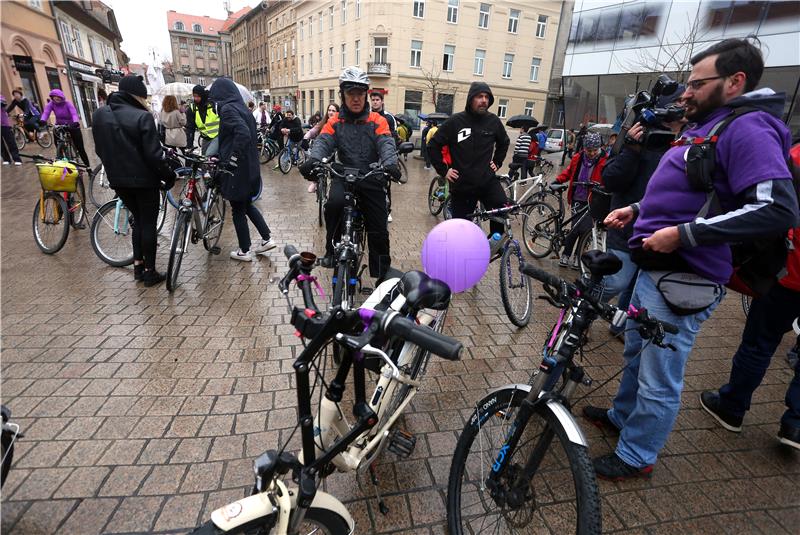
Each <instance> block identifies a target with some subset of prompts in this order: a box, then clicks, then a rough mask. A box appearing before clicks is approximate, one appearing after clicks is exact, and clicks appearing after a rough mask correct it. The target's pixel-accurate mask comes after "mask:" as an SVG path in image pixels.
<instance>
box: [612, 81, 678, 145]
mask: <svg viewBox="0 0 800 535" xmlns="http://www.w3.org/2000/svg"><path fill="white" fill-rule="evenodd" d="M679 86H680V84H678V82H676V81H675V80H673V79H672V78H670V77H669V76H667V75H666V74H662V75H660V76H659V77H658V79H657V80H656V83H655V84H653V88H652V89H651V90H650V91H639V92H638V93H637V94H636V95H634V96H632V97H630V98H629V99H628V100H627V101H626V106H625V107H626V108H627V114H626V115H625V120H624V121H623V122H622V126H621V128H620V135H619V137H617V141H616V143H614V147H613V149H612V153H613V154H618V153H619V151H620V150H622V144H623V143H625V136H626V134H627V132H628V130H629V129H630V128H631V126H633V125H634V124H636V123H637V122H638V123H640V124H641V125H642V126H643V127H644V128H645V133H644V137H643V138H642V140H641V144H642V145H643V146H645V147H647V148H655V147H664V146H666V145H669V144H670V143H671V142H672V141H673V140H674V139H675V134H674V133H673V132H672V130H669V129H668V128H666V127H665V126H664V123H671V122H673V121H677V120H680V119H682V118H683V115H684V113H685V110H684V109H683V108H682V107H680V106H677V105H676V104H674V103H672V104H669V105H668V106H666V107H663V108H659V107H657V102H658V100H659V99H660V98H661V97H662V96H663V97H668V96H671V95H674V94H675V92H676V91H678V88H679Z"/></svg>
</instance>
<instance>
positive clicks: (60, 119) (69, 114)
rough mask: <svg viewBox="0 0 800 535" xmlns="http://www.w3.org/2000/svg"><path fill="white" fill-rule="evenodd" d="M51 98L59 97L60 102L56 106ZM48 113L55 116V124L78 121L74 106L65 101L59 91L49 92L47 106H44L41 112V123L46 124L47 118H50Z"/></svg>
mask: <svg viewBox="0 0 800 535" xmlns="http://www.w3.org/2000/svg"><path fill="white" fill-rule="evenodd" d="M53 97H61V102H60V103H58V104H56V103H55V101H54V100H52V99H53ZM50 112H53V114H55V116H56V124H69V123H77V122H79V121H80V119H79V118H78V112H77V111H76V110H75V106H73V105H72V102H69V101H68V100H67V99H66V97H65V96H64V93H63V92H62V91H61V90H60V89H53V90H52V91H50V102H48V103H47V106H45V107H44V110H43V111H42V121H44V122H47V119H48V117H50Z"/></svg>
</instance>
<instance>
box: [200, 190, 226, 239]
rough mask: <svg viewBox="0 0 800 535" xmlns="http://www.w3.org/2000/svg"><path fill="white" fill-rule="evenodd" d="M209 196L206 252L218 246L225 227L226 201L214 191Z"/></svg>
mask: <svg viewBox="0 0 800 535" xmlns="http://www.w3.org/2000/svg"><path fill="white" fill-rule="evenodd" d="M208 194H209V195H210V197H209V200H208V209H207V210H206V215H205V219H204V221H203V247H205V249H206V251H210V250H211V249H213V248H214V247H216V246H217V244H218V243H219V239H220V237H221V236H222V227H223V225H225V199H223V198H222V196H221V195H220V194H219V192H218V191H216V190H213V189H212V190H211V191H209V192H208Z"/></svg>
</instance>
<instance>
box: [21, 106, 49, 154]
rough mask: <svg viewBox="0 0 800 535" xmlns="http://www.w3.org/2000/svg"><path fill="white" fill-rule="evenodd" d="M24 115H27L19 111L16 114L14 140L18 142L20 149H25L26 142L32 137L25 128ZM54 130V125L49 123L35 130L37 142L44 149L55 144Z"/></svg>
mask: <svg viewBox="0 0 800 535" xmlns="http://www.w3.org/2000/svg"><path fill="white" fill-rule="evenodd" d="M24 117H25V116H24V115H23V114H21V113H18V114H16V115H15V116H14V119H15V124H14V141H16V143H17V149H18V150H22V149H24V148H25V144H26V143H28V142H29V141H30V138H29V137H28V131H27V130H26V129H25V121H24ZM52 130H53V127H52V126H51V125H49V124H46V125H45V126H42V127H38V128H37V129H36V130H35V135H36V143H38V144H39V146H40V147H42V148H43V149H48V148H50V147H51V146H52V145H53V133H52Z"/></svg>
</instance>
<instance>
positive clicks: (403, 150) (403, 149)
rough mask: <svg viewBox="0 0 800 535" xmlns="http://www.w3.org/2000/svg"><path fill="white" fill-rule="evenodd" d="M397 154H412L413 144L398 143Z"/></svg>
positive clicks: (407, 142) (408, 142)
mask: <svg viewBox="0 0 800 535" xmlns="http://www.w3.org/2000/svg"><path fill="white" fill-rule="evenodd" d="M397 152H398V153H400V154H409V153H411V152H414V144H413V143H411V142H410V141H406V142H404V143H400V146H399V147H397Z"/></svg>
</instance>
